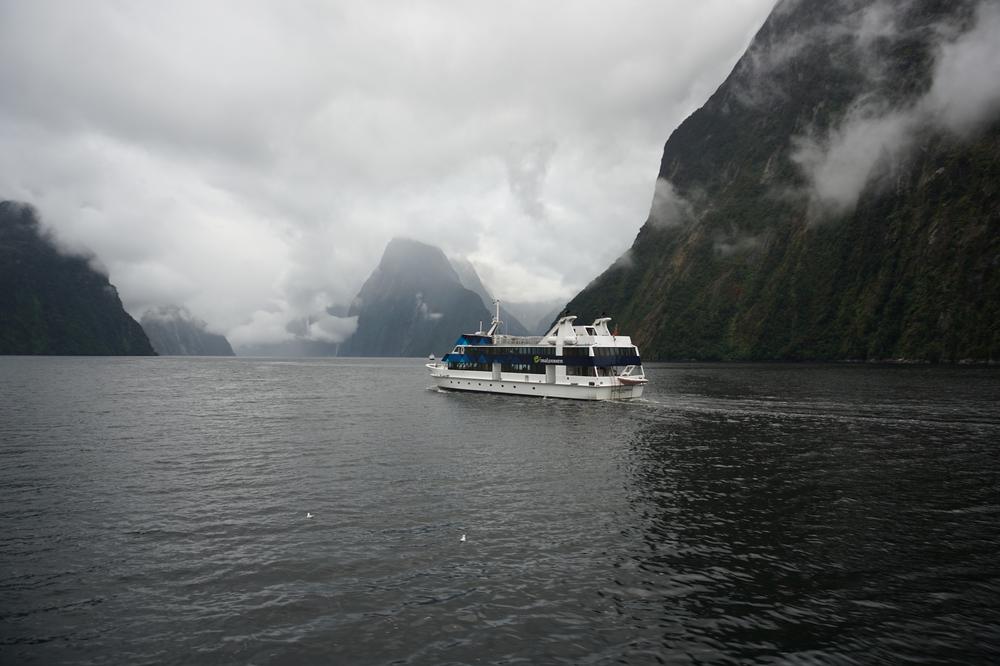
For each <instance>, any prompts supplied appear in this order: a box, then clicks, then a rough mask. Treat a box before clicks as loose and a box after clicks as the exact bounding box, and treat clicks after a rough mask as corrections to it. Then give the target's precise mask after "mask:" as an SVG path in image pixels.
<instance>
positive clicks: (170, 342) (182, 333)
mask: <svg viewBox="0 0 1000 666" xmlns="http://www.w3.org/2000/svg"><path fill="white" fill-rule="evenodd" d="M139 323H140V324H141V325H142V330H143V331H145V332H146V336H147V337H148V338H149V342H150V343H151V344H152V345H153V349H154V350H155V351H156V353H157V354H160V355H161V356H235V354H234V353H233V348H232V347H231V346H230V344H229V340H226V338H225V336H223V335H218V334H216V333H209V332H208V330H206V324H205V322H204V321H202V320H200V319H197V318H196V317H194V316H192V315H191V313H190V312H188V311H187V309H185V308H181V307H178V306H176V305H166V306H162V307H159V308H155V309H153V310H148V311H147V312H146V313H145V314H143V315H142V319H140V321H139Z"/></svg>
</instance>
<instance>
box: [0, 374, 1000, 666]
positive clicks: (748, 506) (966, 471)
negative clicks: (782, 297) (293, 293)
mask: <svg viewBox="0 0 1000 666" xmlns="http://www.w3.org/2000/svg"><path fill="white" fill-rule="evenodd" d="M648 373H649V375H650V376H651V378H652V380H653V384H652V387H651V389H650V390H649V391H648V394H647V396H648V399H646V400H644V401H642V402H638V403H628V404H626V403H616V404H584V403H575V402H562V401H555V400H538V399H530V398H516V397H498V396H483V395H462V394H445V393H439V392H436V391H433V390H428V389H427V386H428V384H429V382H428V380H427V378H426V376H425V371H424V368H423V367H422V362H420V361H418V360H336V359H334V360H307V361H287V362H281V361H273V360H252V359H183V358H153V359H86V358H69V359H66V358H10V357H8V358H0V528H2V529H0V663H3V664H22V663H44V664H55V663H67V662H73V663H114V664H125V663H129V664H137V663H177V664H191V663H194V664H197V663H204V664H217V663H252V664H285V663H303V662H315V663H332V664H381V663H418V664H438V663H483V664H487V663H573V664H577V663H597V664H603V663H618V662H622V663H657V662H659V661H662V662H666V663H799V664H813V663H822V664H826V663H831V664H849V663H861V664H869V663H901V662H906V661H911V660H912V661H927V662H929V663H946V662H950V663H956V664H967V663H997V662H998V661H1000V409H998V406H1000V371H997V370H985V369H968V368H953V369H942V368H916V367H904V368H898V367H890V368H881V367H861V366H858V367H855V366H849V367H847V366H790V365H780V366H773V365H772V366H752V365H750V366H745V365H738V366H726V365H663V366H653V367H650V368H648ZM307 512H311V513H312V514H314V517H313V518H307V517H306V513H307ZM463 533H464V534H467V541H466V542H465V543H460V542H459V537H460V536H461V535H462V534H463Z"/></svg>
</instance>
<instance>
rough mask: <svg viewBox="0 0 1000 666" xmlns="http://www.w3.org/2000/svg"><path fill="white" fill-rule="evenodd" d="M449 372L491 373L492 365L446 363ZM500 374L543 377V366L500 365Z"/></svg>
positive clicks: (537, 364) (532, 364)
mask: <svg viewBox="0 0 1000 666" xmlns="http://www.w3.org/2000/svg"><path fill="white" fill-rule="evenodd" d="M448 369H449V370H478V371H479V372H492V371H493V364H492V363H456V362H454V361H449V362H448ZM500 372H520V373H521V374H526V375H544V374H545V366H544V365H542V364H541V363H501V364H500Z"/></svg>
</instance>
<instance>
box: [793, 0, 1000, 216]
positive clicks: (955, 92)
mask: <svg viewBox="0 0 1000 666" xmlns="http://www.w3.org/2000/svg"><path fill="white" fill-rule="evenodd" d="M941 34H947V31H945V30H942V31H941ZM997 72H1000V6H998V5H996V4H994V3H989V2H983V3H981V4H980V5H979V7H978V10H977V12H976V21H975V23H974V26H973V27H972V29H970V30H968V31H967V32H965V33H962V34H960V35H958V36H951V37H950V38H948V39H947V40H946V41H943V42H942V43H941V44H939V45H938V47H937V49H936V54H935V63H934V67H933V70H932V83H931V86H930V88H929V90H928V92H927V93H926V94H924V95H923V96H921V97H920V98H919V99H917V100H916V101H915V102H913V103H911V104H909V105H907V106H905V107H901V108H900V107H896V108H894V107H891V106H888V105H886V104H885V103H884V102H882V101H880V100H879V99H877V98H875V97H871V96H869V97H861V98H859V99H858V100H857V101H856V102H855V104H854V105H852V107H851V108H850V110H849V111H848V112H847V114H846V115H845V117H844V118H843V120H842V121H841V122H840V123H839V124H837V125H836V126H834V127H833V128H832V129H830V130H829V131H828V132H826V133H822V134H817V133H814V132H813V133H808V134H805V135H802V136H798V137H794V138H793V140H792V154H791V159H792V161H793V162H794V163H795V164H797V165H798V167H799V168H800V169H801V172H802V173H803V175H804V176H805V177H806V180H807V183H808V188H807V192H806V195H807V197H808V198H809V202H810V213H811V216H812V217H813V218H816V217H824V216H830V215H833V216H836V215H840V214H844V213H847V212H849V211H851V210H853V209H854V207H855V206H856V205H857V202H858V199H859V198H860V196H861V194H862V192H863V191H864V189H865V188H866V187H868V186H869V185H870V184H871V183H872V182H873V181H875V180H877V179H878V178H879V177H880V176H884V175H887V174H890V173H891V172H892V169H894V168H895V167H896V166H897V165H898V164H900V163H901V162H902V161H904V160H905V159H906V158H907V157H908V156H909V154H910V152H911V151H912V149H913V148H914V145H915V142H916V141H917V139H918V138H919V137H920V136H923V135H924V133H925V132H926V131H928V130H931V131H946V132H950V133H952V134H954V135H955V136H958V137H960V138H962V137H967V136H969V135H971V134H973V133H974V132H975V131H976V130H978V129H980V128H981V127H982V126H983V124H984V123H986V122H988V121H990V120H993V119H996V118H997V114H998V112H1000V76H998V75H997Z"/></svg>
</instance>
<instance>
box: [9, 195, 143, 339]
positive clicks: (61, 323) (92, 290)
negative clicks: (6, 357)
mask: <svg viewBox="0 0 1000 666" xmlns="http://www.w3.org/2000/svg"><path fill="white" fill-rule="evenodd" d="M90 263H91V262H90V260H89V259H88V258H87V257H81V256H71V255H66V254H63V253H61V252H60V251H59V250H58V249H57V248H56V247H55V245H54V244H53V242H52V241H51V239H50V238H49V237H47V236H46V235H45V234H44V233H43V232H42V230H41V229H40V227H39V223H38V219H37V217H36V215H35V212H34V210H33V209H32V208H31V207H29V206H26V205H24V204H20V203H16V202H12V201H4V202H0V354H61V355H153V354H154V351H153V348H152V347H151V346H150V344H149V340H148V339H147V338H146V334H145V333H144V332H143V330H142V327H141V326H139V324H138V322H136V321H135V319H133V318H132V317H131V316H129V314H128V313H127V312H125V309H124V308H123V307H122V303H121V300H120V299H119V298H118V291H117V290H116V289H115V287H114V286H113V285H112V284H111V283H110V282H109V281H108V277H107V276H106V275H103V274H102V273H100V272H98V271H96V270H94V268H92V267H91V265H90Z"/></svg>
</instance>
